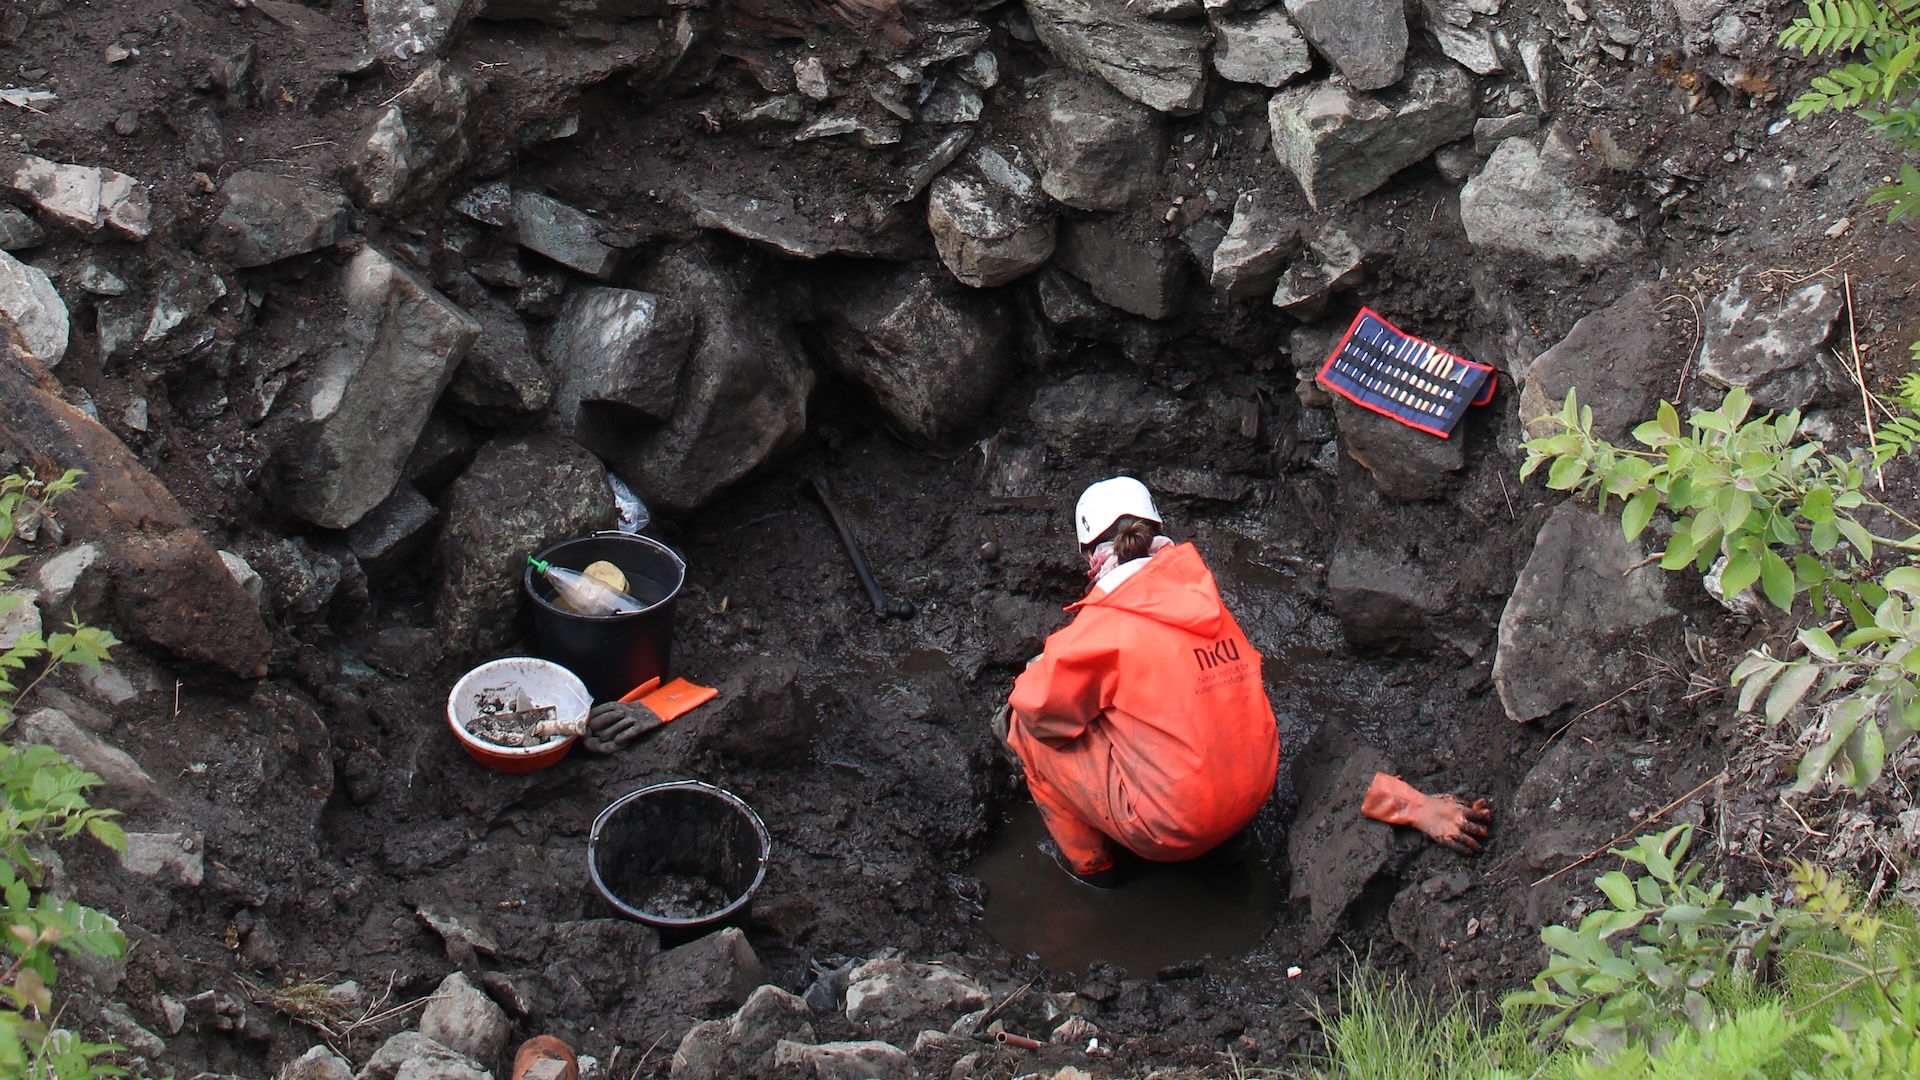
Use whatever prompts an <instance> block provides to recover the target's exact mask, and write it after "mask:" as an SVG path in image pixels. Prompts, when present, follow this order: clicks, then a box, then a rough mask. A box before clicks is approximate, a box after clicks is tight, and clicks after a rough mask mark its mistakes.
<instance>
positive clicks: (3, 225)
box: [0, 204, 47, 251]
mask: <svg viewBox="0 0 1920 1080" xmlns="http://www.w3.org/2000/svg"><path fill="white" fill-rule="evenodd" d="M46 239H47V232H46V230H45V229H42V228H41V227H40V223H39V222H37V221H35V220H33V219H32V218H30V217H28V216H27V215H26V214H24V213H22V212H21V211H20V210H19V209H18V208H16V207H12V206H6V205H4V204H0V251H24V250H26V249H27V248H30V247H39V246H40V244H41V243H43V242H45V240H46Z"/></svg>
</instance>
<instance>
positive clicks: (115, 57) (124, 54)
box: [101, 42, 133, 64]
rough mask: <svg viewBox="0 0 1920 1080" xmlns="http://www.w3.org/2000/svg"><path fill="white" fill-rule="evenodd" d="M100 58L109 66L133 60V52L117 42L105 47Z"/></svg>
mask: <svg viewBox="0 0 1920 1080" xmlns="http://www.w3.org/2000/svg"><path fill="white" fill-rule="evenodd" d="M101 56H102V57H103V58H105V60H106V61H107V63H109V64H118V63H122V62H124V61H127V60H131V59H133V50H132V49H129V48H127V47H126V46H125V45H122V44H120V43H119V42H115V43H114V44H112V45H109V46H107V47H106V49H105V50H103V51H102V52H101Z"/></svg>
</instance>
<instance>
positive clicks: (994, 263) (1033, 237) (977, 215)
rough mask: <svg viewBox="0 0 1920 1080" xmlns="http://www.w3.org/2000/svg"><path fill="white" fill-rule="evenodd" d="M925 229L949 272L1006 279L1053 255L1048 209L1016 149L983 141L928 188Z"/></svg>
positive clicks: (985, 283)
mask: <svg viewBox="0 0 1920 1080" xmlns="http://www.w3.org/2000/svg"><path fill="white" fill-rule="evenodd" d="M927 230H928V231H929V232H931V233H932V234H933V246H934V248H935V250H937V251H938V252H939V253H940V261H941V262H943V263H945V264H946V266H947V269H948V270H949V271H950V272H951V273H952V274H953V276H954V277H955V278H956V279H957V280H959V281H960V282H962V283H963V284H967V285H972V286H974V287H975V288H992V287H993V286H996V285H1005V284H1006V283H1007V282H1009V281H1012V280H1014V279H1016V278H1020V277H1024V276H1026V275H1027V274H1029V273H1031V272H1033V271H1035V270H1038V269H1039V268H1040V267H1042V266H1044V265H1046V262H1047V260H1048V259H1049V258H1052V257H1053V245H1054V219H1053V209H1052V207H1051V206H1050V205H1049V204H1048V202H1047V200H1046V198H1045V196H1044V195H1043V194H1042V193H1041V189H1040V183H1039V181H1038V180H1036V179H1034V177H1033V176H1031V175H1030V174H1029V173H1028V172H1027V171H1026V169H1025V168H1024V167H1023V163H1022V162H1021V161H1020V155H1018V154H1016V155H1015V156H1014V158H1013V159H1012V160H1009V159H1008V158H1007V157H1006V156H1005V155H1003V154H1001V153H1000V152H999V151H997V150H994V149H991V148H987V147H982V148H980V149H978V150H975V151H974V152H973V154H972V155H970V156H969V157H968V158H967V159H966V160H965V161H963V162H961V163H959V164H956V165H954V166H953V167H952V168H949V169H948V170H947V171H946V172H943V173H941V174H940V175H939V176H938V177H937V178H935V179H934V181H933V183H932V185H931V186H930V187H928V189H927Z"/></svg>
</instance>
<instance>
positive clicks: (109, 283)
mask: <svg viewBox="0 0 1920 1080" xmlns="http://www.w3.org/2000/svg"><path fill="white" fill-rule="evenodd" d="M76 280H77V282H78V284H79V285H80V287H81V288H83V289H85V290H87V291H88V292H90V293H92V294H93V295H95V296H125V295H127V283H126V281H124V280H123V279H122V278H121V277H120V275H118V274H116V273H114V272H113V271H111V270H109V269H107V268H106V267H104V266H101V265H100V264H99V263H97V262H90V263H88V264H87V265H85V266H83V267H81V268H80V275H79V277H78V278H77V279H76Z"/></svg>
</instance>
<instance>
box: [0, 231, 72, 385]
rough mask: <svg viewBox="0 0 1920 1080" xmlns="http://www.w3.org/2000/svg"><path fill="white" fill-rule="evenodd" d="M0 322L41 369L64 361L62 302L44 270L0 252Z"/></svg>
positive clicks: (64, 314)
mask: <svg viewBox="0 0 1920 1080" xmlns="http://www.w3.org/2000/svg"><path fill="white" fill-rule="evenodd" d="M0 319H4V320H5V321H6V322H7V323H10V324H11V325H12V328H13V330H14V332H15V333H17V334H18V335H19V337H20V344H21V345H23V346H25V348H26V350H27V352H28V354H30V355H31V356H32V357H33V358H34V359H35V360H38V361H40V363H41V364H43V365H44V366H46V367H53V366H55V365H57V364H59V363H60V361H61V360H63V359H65V358H66V355H67V333H68V330H69V327H68V320H67V304H66V301H64V300H62V299H60V294H59V293H58V292H57V291H55V290H54V287H53V281H52V279H50V278H48V277H47V274H46V271H44V270H41V269H40V268H39V267H37V266H28V265H27V264H26V263H23V262H21V261H20V260H18V259H16V258H14V257H13V256H11V255H9V254H7V253H6V252H4V251H0Z"/></svg>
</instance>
